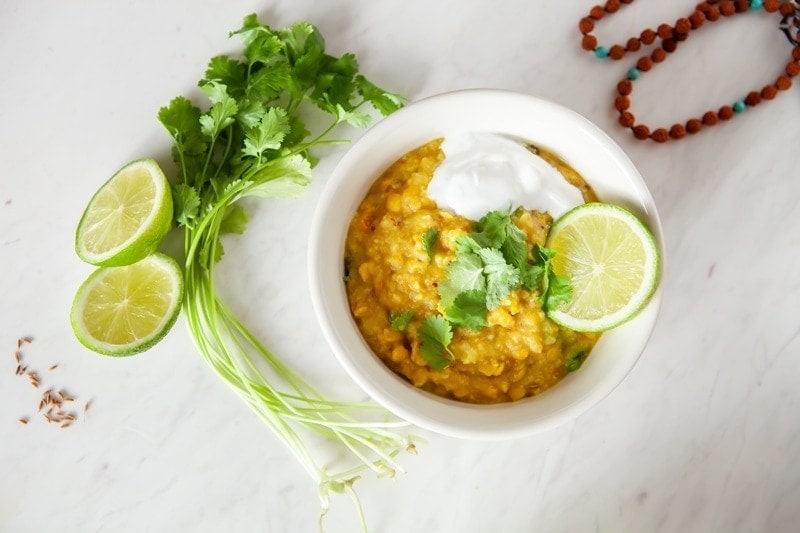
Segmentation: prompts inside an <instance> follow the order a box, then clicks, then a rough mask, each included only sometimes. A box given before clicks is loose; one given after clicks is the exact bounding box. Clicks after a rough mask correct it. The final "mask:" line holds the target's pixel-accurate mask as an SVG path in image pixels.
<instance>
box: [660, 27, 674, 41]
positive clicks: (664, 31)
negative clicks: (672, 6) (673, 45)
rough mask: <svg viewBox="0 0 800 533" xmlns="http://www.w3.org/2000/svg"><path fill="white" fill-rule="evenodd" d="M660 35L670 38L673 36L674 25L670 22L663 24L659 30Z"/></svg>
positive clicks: (663, 37)
mask: <svg viewBox="0 0 800 533" xmlns="http://www.w3.org/2000/svg"><path fill="white" fill-rule="evenodd" d="M657 33H658V36H659V37H661V38H662V39H669V38H670V37H672V26H670V25H669V24H661V25H660V26H659V27H658V30H657Z"/></svg>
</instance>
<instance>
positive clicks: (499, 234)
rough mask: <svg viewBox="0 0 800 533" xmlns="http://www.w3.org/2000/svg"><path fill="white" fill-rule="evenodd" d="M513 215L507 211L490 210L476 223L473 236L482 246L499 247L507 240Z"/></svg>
mask: <svg viewBox="0 0 800 533" xmlns="http://www.w3.org/2000/svg"><path fill="white" fill-rule="evenodd" d="M509 224H511V217H510V216H509V214H508V213H506V212H505V211H490V212H488V213H486V214H485V215H484V216H483V217H482V218H481V219H480V220H479V221H477V222H476V223H475V233H473V234H472V235H471V237H472V238H473V239H474V240H475V242H477V243H478V244H479V245H480V246H481V247H482V248H497V249H499V248H500V247H501V246H502V245H503V243H504V242H505V240H506V235H507V228H508V225H509Z"/></svg>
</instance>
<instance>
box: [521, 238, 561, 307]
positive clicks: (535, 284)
mask: <svg viewBox="0 0 800 533" xmlns="http://www.w3.org/2000/svg"><path fill="white" fill-rule="evenodd" d="M555 256H556V252H555V250H553V249H551V248H545V247H544V246H539V245H538V244H537V245H535V246H534V247H533V257H534V259H535V260H536V262H537V264H536V265H534V266H532V267H529V271H530V272H535V273H536V278H535V279H534V278H533V274H530V279H525V280H524V281H523V283H524V285H525V287H526V288H528V289H530V290H539V301H541V302H542V304H543V305H544V308H545V310H550V309H555V308H556V307H558V306H559V305H561V304H562V303H567V302H569V301H570V299H572V285H571V284H570V282H569V279H567V278H564V277H562V276H559V275H557V274H556V273H555V272H553V264H552V260H553V258H554V257H555Z"/></svg>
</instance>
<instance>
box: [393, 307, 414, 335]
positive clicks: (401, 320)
mask: <svg viewBox="0 0 800 533" xmlns="http://www.w3.org/2000/svg"><path fill="white" fill-rule="evenodd" d="M412 318H414V311H403V312H402V313H397V314H396V315H395V314H392V315H390V316H389V324H391V326H392V329H393V330H395V331H405V330H406V329H407V328H408V324H409V323H410V322H411V319H412Z"/></svg>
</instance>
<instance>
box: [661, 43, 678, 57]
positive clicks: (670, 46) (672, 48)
mask: <svg viewBox="0 0 800 533" xmlns="http://www.w3.org/2000/svg"><path fill="white" fill-rule="evenodd" d="M661 48H663V49H664V51H665V52H667V53H670V54H671V53H672V52H674V51H675V49H676V48H678V41H676V40H675V39H664V40H663V41H661Z"/></svg>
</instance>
